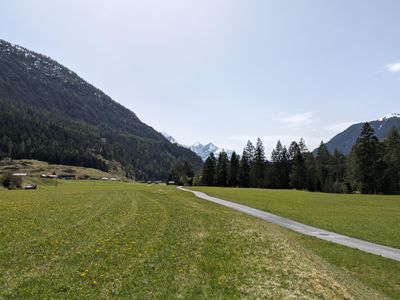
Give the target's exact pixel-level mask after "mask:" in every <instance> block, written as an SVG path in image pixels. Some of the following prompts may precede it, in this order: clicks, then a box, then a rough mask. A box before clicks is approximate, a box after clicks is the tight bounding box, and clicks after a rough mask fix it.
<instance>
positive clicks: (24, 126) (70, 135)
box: [0, 40, 202, 179]
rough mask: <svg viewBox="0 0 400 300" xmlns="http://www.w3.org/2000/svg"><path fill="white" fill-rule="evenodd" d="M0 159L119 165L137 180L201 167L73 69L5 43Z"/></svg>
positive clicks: (0, 49)
mask: <svg viewBox="0 0 400 300" xmlns="http://www.w3.org/2000/svg"><path fill="white" fill-rule="evenodd" d="M101 71H102V70H99V72H101ZM2 157H12V158H16V159H17V158H32V159H38V160H44V161H47V162H50V163H57V164H70V165H78V166H86V167H95V168H99V169H102V170H107V169H109V168H110V167H112V165H114V163H118V164H120V165H121V167H122V168H123V169H124V170H125V171H126V175H127V176H129V177H134V178H136V179H165V178H167V176H168V173H169V171H170V170H171V169H172V167H173V166H174V165H175V164H176V163H178V162H183V161H188V162H189V163H190V164H191V165H192V167H193V168H194V169H199V168H200V167H201V165H202V161H201V159H199V158H198V157H197V156H196V155H195V154H194V153H192V152H191V151H190V150H188V149H186V148H184V147H180V146H179V145H176V144H171V143H170V142H168V141H167V140H166V139H165V138H164V136H163V135H161V134H160V133H159V132H157V131H156V130H154V129H153V128H152V127H150V126H148V125H146V124H145V123H143V122H142V121H141V120H139V118H138V117H137V116H136V115H135V114H134V113H133V112H132V111H130V110H129V109H127V108H125V107H124V106H122V105H121V104H119V103H117V102H116V101H114V100H113V99H111V98H110V97H109V96H107V95H106V94H104V93H103V92H102V91H100V90H99V89H97V88H96V87H94V86H92V85H91V84H89V83H88V82H86V81H85V80H83V79H82V78H80V77H79V76H78V75H77V74H76V73H74V72H73V71H71V70H69V69H68V68H66V67H64V66H62V65H61V64H59V63H58V62H56V61H54V60H52V59H51V58H49V57H47V56H45V55H41V54H38V53H35V52H33V51H30V50H28V49H26V48H23V47H20V46H17V45H13V44H11V43H8V42H6V41H3V40H0V159H1V158H2Z"/></svg>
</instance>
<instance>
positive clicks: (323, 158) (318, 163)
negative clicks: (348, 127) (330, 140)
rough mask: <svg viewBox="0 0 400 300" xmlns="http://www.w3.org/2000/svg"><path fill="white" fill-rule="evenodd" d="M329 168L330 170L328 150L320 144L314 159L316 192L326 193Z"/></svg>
mask: <svg viewBox="0 0 400 300" xmlns="http://www.w3.org/2000/svg"><path fill="white" fill-rule="evenodd" d="M330 168H331V155H330V153H329V151H328V148H327V147H326V145H325V144H324V142H321V144H320V146H319V147H318V149H317V157H316V159H315V169H316V190H317V191H326V190H327V189H329V186H330V183H331V182H330V181H329V175H330Z"/></svg>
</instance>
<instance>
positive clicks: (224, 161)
mask: <svg viewBox="0 0 400 300" xmlns="http://www.w3.org/2000/svg"><path fill="white" fill-rule="evenodd" d="M227 183H228V155H227V154H226V152H224V151H222V152H221V153H220V154H219V155H218V161H217V167H216V173H215V184H216V185H217V186H226V185H227Z"/></svg>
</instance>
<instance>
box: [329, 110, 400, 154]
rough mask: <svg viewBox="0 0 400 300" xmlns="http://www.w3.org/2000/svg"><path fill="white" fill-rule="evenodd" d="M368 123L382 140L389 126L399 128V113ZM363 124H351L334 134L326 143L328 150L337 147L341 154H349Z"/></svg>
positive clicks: (333, 149) (330, 150)
mask: <svg viewBox="0 0 400 300" xmlns="http://www.w3.org/2000/svg"><path fill="white" fill-rule="evenodd" d="M369 123H370V125H371V127H372V128H373V129H374V131H375V135H376V136H377V138H378V139H379V140H383V139H384V138H386V137H387V135H388V133H389V131H390V129H391V128H393V127H397V128H399V129H400V114H399V113H390V114H388V115H386V116H384V117H382V118H380V119H378V120H375V121H370V122H369ZM363 124H364V123H357V124H353V125H351V126H350V127H349V128H347V129H346V130H344V131H343V132H341V133H339V134H337V135H336V136H334V137H333V138H332V139H331V140H330V141H329V142H327V143H326V146H327V147H328V150H329V152H331V153H333V152H334V151H335V149H337V150H339V151H340V152H342V153H343V154H346V155H347V154H349V153H350V151H351V148H352V147H353V145H354V144H355V142H356V141H357V138H358V137H359V136H360V134H361V129H362V126H363Z"/></svg>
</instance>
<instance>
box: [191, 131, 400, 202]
mask: <svg viewBox="0 0 400 300" xmlns="http://www.w3.org/2000/svg"><path fill="white" fill-rule="evenodd" d="M196 183H197V184H199V185H206V186H222V187H253V188H274V189H297V190H308V191H317V192H331V193H354V192H360V193H363V194H378V193H383V194H399V193H400V134H399V131H398V129H396V128H393V129H392V130H391V131H390V133H389V135H388V137H387V138H386V139H384V140H383V141H382V142H380V141H379V140H378V138H377V137H376V136H375V135H374V130H373V129H372V127H371V126H370V124H369V123H365V124H364V126H363V128H362V131H361V134H360V136H359V138H358V139H357V141H356V143H355V144H354V146H353V148H352V151H351V153H350V154H349V155H347V156H345V155H343V154H342V153H341V152H339V151H338V150H336V151H334V153H332V154H331V153H330V152H329V151H328V148H327V146H326V145H325V144H324V143H323V142H321V144H320V146H319V147H318V149H316V151H314V153H313V152H310V151H309V150H308V149H307V146H306V144H305V142H304V140H303V139H300V141H298V142H296V141H294V142H292V143H291V144H290V146H289V148H287V147H286V146H284V145H282V143H281V142H280V141H278V143H277V145H276V147H275V149H273V151H272V153H271V158H270V160H268V159H267V158H266V155H265V151H264V146H263V143H262V141H261V139H260V138H259V139H258V140H257V143H256V145H255V146H254V145H253V144H252V143H251V142H250V141H248V142H247V145H246V147H245V148H244V150H243V153H242V155H241V156H239V155H237V154H236V153H235V152H233V153H232V155H231V157H230V158H229V157H228V155H227V154H226V153H225V152H221V153H220V154H219V155H218V157H215V156H214V154H213V153H211V154H210V156H209V157H208V158H207V159H206V161H205V162H204V165H203V169H202V172H201V174H200V175H199V176H198V177H197V178H195V179H194V184H196Z"/></svg>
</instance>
